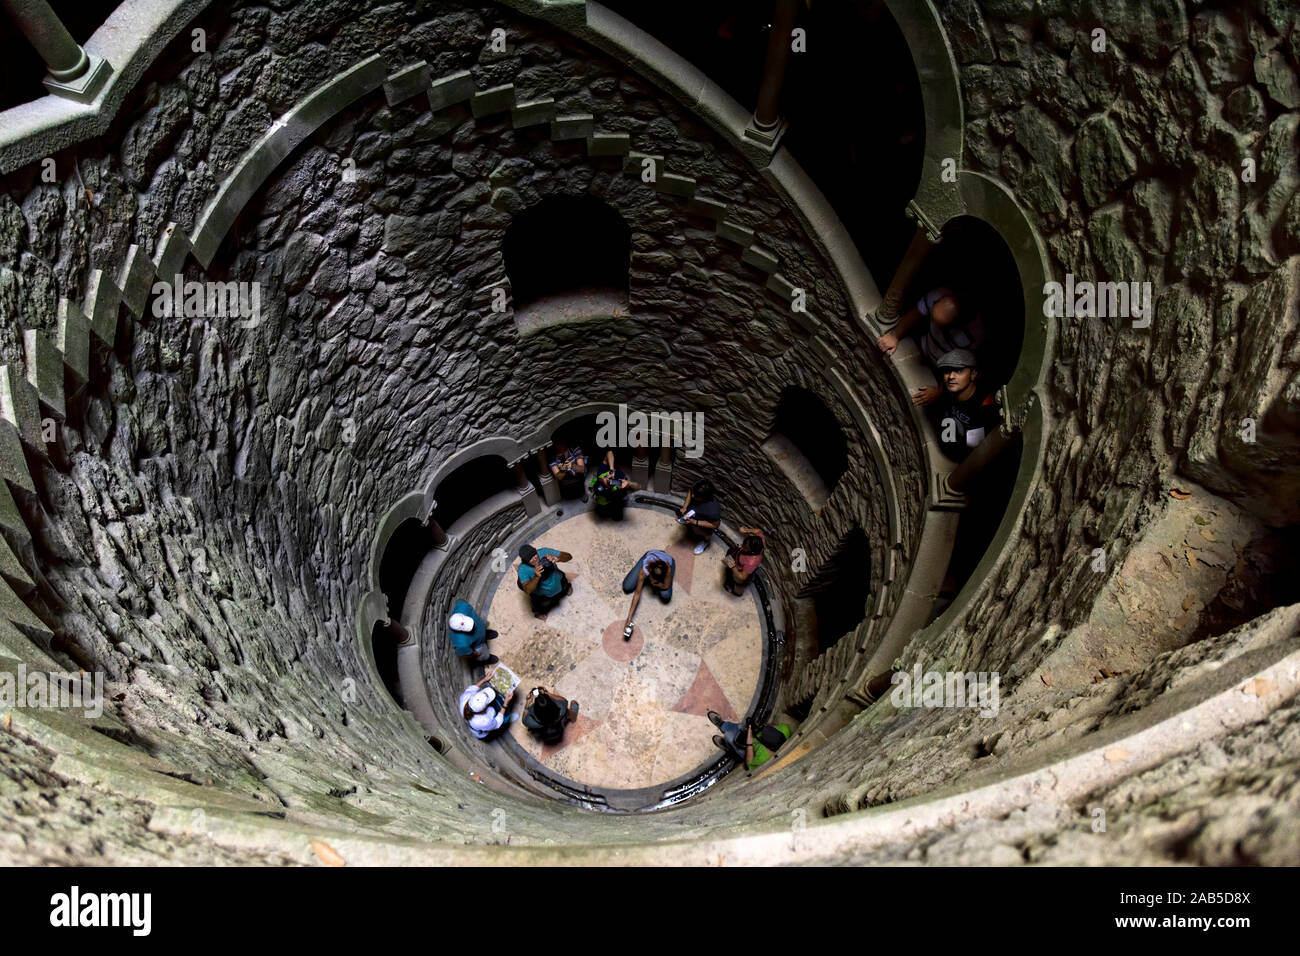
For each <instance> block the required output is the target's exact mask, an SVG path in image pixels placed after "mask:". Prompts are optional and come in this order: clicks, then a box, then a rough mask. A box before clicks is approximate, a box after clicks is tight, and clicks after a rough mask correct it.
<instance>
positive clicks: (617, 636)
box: [600, 596, 645, 664]
mask: <svg viewBox="0 0 1300 956" xmlns="http://www.w3.org/2000/svg"><path fill="white" fill-rule="evenodd" d="M642 600H645V598H644V596H643V597H642ZM600 646H601V647H603V648H604V649H605V654H606V655H607V656H608V657H609V659H610V660H613V661H618V662H619V663H620V664H622V663H626V662H627V661H630V660H631V659H632V658H634V657H636V656H637V655H638V654H640V653H641V648H642V647H644V646H645V635H644V634H642V633H641V626H640V625H639V624H633V625H632V639H631V640H630V641H625V640H623V619H622V618H620V619H619V620H617V621H614V622H613V623H612V624H609V625H607V626H606V628H605V633H604V634H602V635H601V637H600Z"/></svg>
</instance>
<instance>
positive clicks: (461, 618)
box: [447, 601, 497, 664]
mask: <svg viewBox="0 0 1300 956" xmlns="http://www.w3.org/2000/svg"><path fill="white" fill-rule="evenodd" d="M447 636H448V637H449V638H450V639H451V646H452V647H453V648H454V649H455V651H456V656H457V657H459V658H460V659H461V660H463V661H466V662H467V663H468V662H470V661H475V662H477V663H479V664H495V663H496V662H497V658H496V655H494V654H491V653H489V652H488V647H487V642H488V641H490V640H492V639H493V638H494V637H496V636H497V632H496V631H490V630H488V626H487V621H485V620H483V618H481V617H479V616H478V612H476V611H475V610H474V607H473V605H471V604H470V603H469V602H468V601H457V602H456V603H455V605H454V606H453V607H452V609H451V617H449V618H448V619H447Z"/></svg>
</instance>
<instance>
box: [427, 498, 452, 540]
mask: <svg viewBox="0 0 1300 956" xmlns="http://www.w3.org/2000/svg"><path fill="white" fill-rule="evenodd" d="M437 510H438V502H436V501H435V502H434V503H433V507H432V508H430V509H429V519H428V520H427V521H426V522H425V523H424V526H425V527H426V528H428V529H429V537H431V538H432V539H433V546H434V547H435V548H440V549H443V550H445V549H446V547H447V532H446V531H444V530H443V527H442V525H440V524H438V522H437V521H435V520H434V517H433V513H434V512H435V511H437Z"/></svg>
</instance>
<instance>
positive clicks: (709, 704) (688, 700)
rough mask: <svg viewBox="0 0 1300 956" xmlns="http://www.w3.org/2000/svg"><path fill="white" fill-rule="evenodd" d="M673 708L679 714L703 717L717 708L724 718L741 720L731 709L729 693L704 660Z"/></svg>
mask: <svg viewBox="0 0 1300 956" xmlns="http://www.w3.org/2000/svg"><path fill="white" fill-rule="evenodd" d="M672 710H673V711H674V712H675V713H678V714H699V715H700V716H701V717H705V716H707V715H708V713H709V711H711V710H716V711H717V712H718V713H719V714H720V715H721V716H722V719H723V720H730V721H732V722H733V723H737V722H739V721H740V718H739V717H737V716H736V712H735V711H734V710H732V709H731V701H729V700H727V695H726V694H724V693H723V692H722V688H721V687H720V686H719V685H718V681H717V678H715V677H714V676H713V672H712V671H710V670H709V665H708V664H706V663H704V661H700V669H699V671H697V672H696V674H695V681H694V682H693V683H692V684H691V687H690V690H688V691H687V692H686V693H685V694H683V695H682V699H681V700H679V701H678V702H677V703H676V704H674V705H673V707H672Z"/></svg>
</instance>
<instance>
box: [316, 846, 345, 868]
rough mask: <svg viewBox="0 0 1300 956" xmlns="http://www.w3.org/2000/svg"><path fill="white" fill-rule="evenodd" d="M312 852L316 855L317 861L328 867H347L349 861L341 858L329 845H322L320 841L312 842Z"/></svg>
mask: <svg viewBox="0 0 1300 956" xmlns="http://www.w3.org/2000/svg"><path fill="white" fill-rule="evenodd" d="M311 849H312V852H313V853H315V854H316V859H318V860H320V861H321V862H322V863H324V864H325V865H326V866H347V865H348V861H347V860H345V859H343V857H341V856H339V851H338V850H336V849H334V847H332V846H330V845H329V844H328V843H322V842H321V841H320V840H312V841H311Z"/></svg>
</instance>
